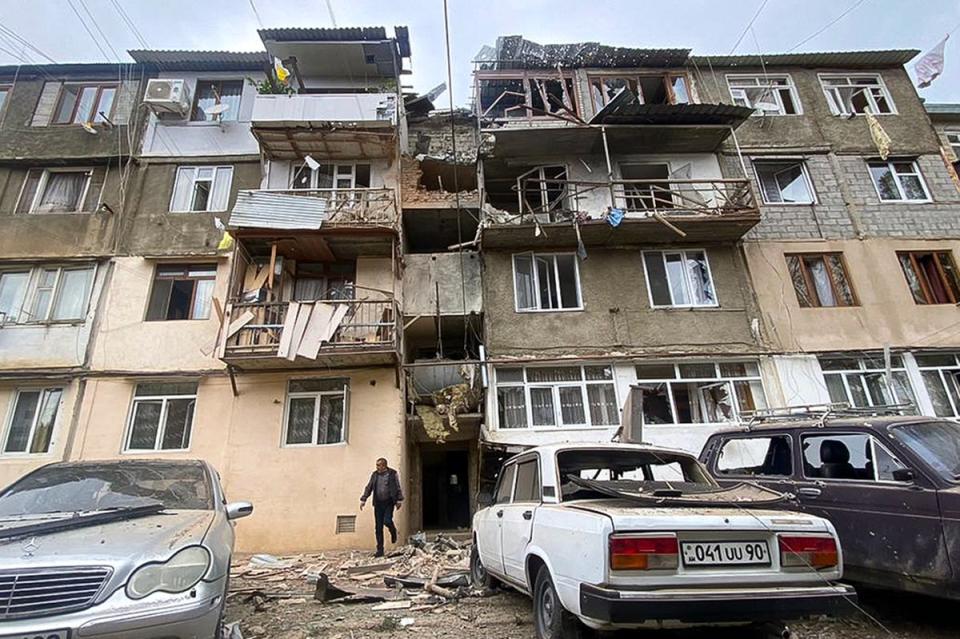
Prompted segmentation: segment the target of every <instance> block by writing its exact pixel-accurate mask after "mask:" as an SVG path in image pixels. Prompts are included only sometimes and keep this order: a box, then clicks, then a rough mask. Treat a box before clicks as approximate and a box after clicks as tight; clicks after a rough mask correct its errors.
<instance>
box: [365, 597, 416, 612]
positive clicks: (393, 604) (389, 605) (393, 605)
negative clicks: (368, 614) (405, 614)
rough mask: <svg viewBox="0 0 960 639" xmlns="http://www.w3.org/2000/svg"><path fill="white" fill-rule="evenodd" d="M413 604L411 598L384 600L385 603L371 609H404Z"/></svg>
mask: <svg viewBox="0 0 960 639" xmlns="http://www.w3.org/2000/svg"><path fill="white" fill-rule="evenodd" d="M412 605H413V602H412V601H410V600H409V599H403V600H400V601H384V602H383V603H380V604H377V605H376V606H374V607H372V608H370V610H377V611H380V610H403V609H405V608H409V607H410V606H412Z"/></svg>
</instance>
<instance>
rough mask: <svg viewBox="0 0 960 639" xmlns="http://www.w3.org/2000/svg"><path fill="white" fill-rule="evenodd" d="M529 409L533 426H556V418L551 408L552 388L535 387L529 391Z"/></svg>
mask: <svg viewBox="0 0 960 639" xmlns="http://www.w3.org/2000/svg"><path fill="white" fill-rule="evenodd" d="M530 409H531V411H532V413H533V425H534V426H556V425H557V418H556V412H555V411H554V407H553V388H552V387H546V388H544V387H536V388H531V389H530Z"/></svg>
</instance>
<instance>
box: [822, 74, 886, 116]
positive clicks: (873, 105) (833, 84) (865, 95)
mask: <svg viewBox="0 0 960 639" xmlns="http://www.w3.org/2000/svg"><path fill="white" fill-rule="evenodd" d="M820 82H821V85H822V86H823V92H824V94H825V95H826V96H827V101H828V103H829V104H830V110H831V111H833V113H834V114H836V115H851V114H854V113H866V112H867V111H869V112H871V113H874V114H881V113H892V112H893V108H892V106H891V102H890V96H889V95H888V94H887V90H886V87H885V86H884V85H883V82H882V81H881V80H880V76H879V75H866V76H827V77H822V78H821V79H820Z"/></svg>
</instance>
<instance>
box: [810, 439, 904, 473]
mask: <svg viewBox="0 0 960 639" xmlns="http://www.w3.org/2000/svg"><path fill="white" fill-rule="evenodd" d="M800 447H801V450H802V451H803V476H804V477H807V478H809V479H827V480H831V479H841V480H842V479H846V480H857V481H897V480H896V479H894V476H893V473H894V471H896V470H900V469H903V468H905V466H904V465H903V464H902V463H901V462H900V460H899V459H897V458H896V456H895V455H894V454H893V453H891V452H890V451H889V450H888V449H887V448H886V447H885V446H884V445H883V444H881V443H880V442H878V441H877V440H876V438H874V437H872V436H870V435H867V434H866V433H830V434H829V435H803V436H801V437H800Z"/></svg>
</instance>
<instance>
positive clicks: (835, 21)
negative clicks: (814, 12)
mask: <svg viewBox="0 0 960 639" xmlns="http://www.w3.org/2000/svg"><path fill="white" fill-rule="evenodd" d="M866 1H867V0H857V1H856V2H854V3H853V4H852V5H850V6H849V7H847V8H846V9H845V10H844V11H843V13H841V14H840V15H838V16H837V17H836V18H834V19H833V20H831V21H830V22H828V23H827V24H825V25H823V26H822V27H820V28H819V29H817V30H816V31H814V32H813V33H811V34H810V35H808V36H807V37H806V38H804V39H803V40H801V41H800V42H798V43H796V44H795V45H793V47H791V48H790V49H787V53H792V52H793V51H796V50H797V49H799V48H800V47H801V46H803V45H804V44H806V43H807V42H810V41H811V40H813V39H814V38H816V37H817V36H818V35H820V34H821V33H823V32H824V31H826V30H827V29H829V28H830V27H832V26H833V25H835V24H836V23H838V22H840V21H841V20H842V19H843V18H845V17H846V16H847V14H849V13H850V12H851V11H853V10H854V9H856V8H857V7H859V6H860V5H861V4H863V3H864V2H866Z"/></svg>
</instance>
